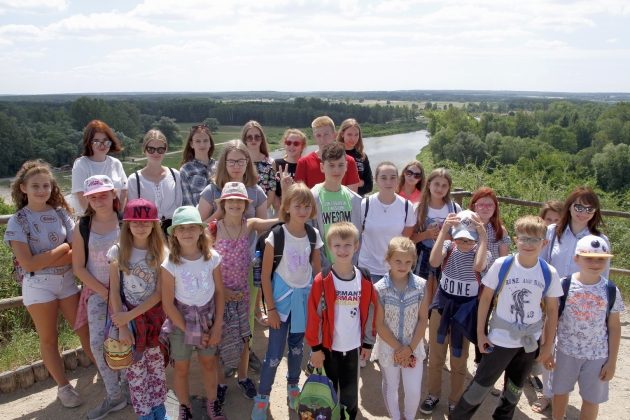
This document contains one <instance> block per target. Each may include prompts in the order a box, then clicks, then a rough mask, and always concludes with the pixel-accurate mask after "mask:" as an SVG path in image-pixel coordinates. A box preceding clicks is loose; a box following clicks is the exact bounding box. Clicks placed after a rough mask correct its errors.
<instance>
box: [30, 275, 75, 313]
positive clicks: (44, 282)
mask: <svg viewBox="0 0 630 420" xmlns="http://www.w3.org/2000/svg"><path fill="white" fill-rule="evenodd" d="M76 293H79V288H78V287H77V284H76V282H75V281H74V274H73V273H72V270H68V271H66V272H65V273H64V274H33V275H31V274H26V275H25V276H24V281H23V282H22V301H23V302H24V306H30V305H35V304H38V303H48V302H53V301H55V300H61V299H65V298H67V297H68V296H72V295H74V294H76Z"/></svg>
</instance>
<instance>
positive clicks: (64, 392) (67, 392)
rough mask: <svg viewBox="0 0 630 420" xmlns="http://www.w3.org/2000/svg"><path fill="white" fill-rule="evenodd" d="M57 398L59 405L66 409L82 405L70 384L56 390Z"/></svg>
mask: <svg viewBox="0 0 630 420" xmlns="http://www.w3.org/2000/svg"><path fill="white" fill-rule="evenodd" d="M57 398H59V401H61V405H63V406H64V407H66V408H73V407H78V406H80V405H81V404H83V400H81V397H80V396H79V393H78V392H77V390H76V389H74V387H73V386H72V385H71V384H68V385H66V386H62V387H61V388H57Z"/></svg>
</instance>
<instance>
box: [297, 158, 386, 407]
mask: <svg viewBox="0 0 630 420" xmlns="http://www.w3.org/2000/svg"><path fill="white" fill-rule="evenodd" d="M342 147H343V146H342ZM326 243H327V244H328V247H329V248H330V249H331V250H332V252H333V254H334V256H335V262H334V264H333V265H332V267H331V269H330V270H323V271H322V272H321V273H319V274H317V276H316V277H315V280H314V281H313V287H312V289H311V293H310V294H309V297H308V309H307V312H308V314H307V322H306V336H305V338H306V342H307V343H308V345H309V346H311V349H312V354H311V360H310V362H311V364H312V365H313V366H314V367H315V368H321V367H322V366H323V367H324V369H325V370H326V375H327V376H328V378H330V380H331V381H332V383H333V386H334V387H335V389H337V390H338V395H339V401H340V403H341V404H342V405H344V406H345V407H346V409H347V412H348V415H349V418H350V419H354V418H356V415H357V412H358V402H359V397H358V387H359V359H361V360H367V359H369V357H370V352H371V349H372V346H373V344H374V341H375V340H374V336H375V324H374V316H373V315H374V308H375V307H376V298H377V296H376V292H375V290H374V286H373V285H372V282H371V281H370V279H369V277H367V276H366V275H364V274H363V273H362V272H361V271H360V270H359V269H358V268H357V267H355V266H354V265H353V264H352V256H353V255H354V254H355V253H356V251H357V250H358V248H359V231H358V229H357V228H356V227H355V226H354V225H353V224H351V223H348V222H340V223H335V224H334V225H332V226H331V227H330V229H329V231H328V233H327V234H326Z"/></svg>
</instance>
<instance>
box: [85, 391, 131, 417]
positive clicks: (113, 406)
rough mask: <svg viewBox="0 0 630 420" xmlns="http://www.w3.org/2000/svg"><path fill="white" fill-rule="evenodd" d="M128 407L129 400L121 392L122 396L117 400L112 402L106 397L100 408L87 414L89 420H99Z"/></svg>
mask: <svg viewBox="0 0 630 420" xmlns="http://www.w3.org/2000/svg"><path fill="white" fill-rule="evenodd" d="M125 407H127V398H125V395H124V394H123V393H122V392H121V393H120V396H119V397H118V398H117V399H115V400H110V399H109V397H105V399H104V400H103V402H102V403H101V405H100V406H99V407H96V408H93V409H91V410H90V411H88V413H87V418H88V420H99V419H102V418H104V417H105V416H107V415H108V414H109V413H112V412H114V411H118V410H122V409H123V408H125Z"/></svg>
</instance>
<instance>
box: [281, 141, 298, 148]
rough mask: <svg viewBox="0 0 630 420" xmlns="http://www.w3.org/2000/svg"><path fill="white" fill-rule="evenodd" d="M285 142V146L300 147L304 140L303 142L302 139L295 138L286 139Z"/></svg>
mask: <svg viewBox="0 0 630 420" xmlns="http://www.w3.org/2000/svg"><path fill="white" fill-rule="evenodd" d="M284 144H285V146H295V147H298V146H301V145H302V142H301V141H299V140H295V141H291V140H285V141H284Z"/></svg>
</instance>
